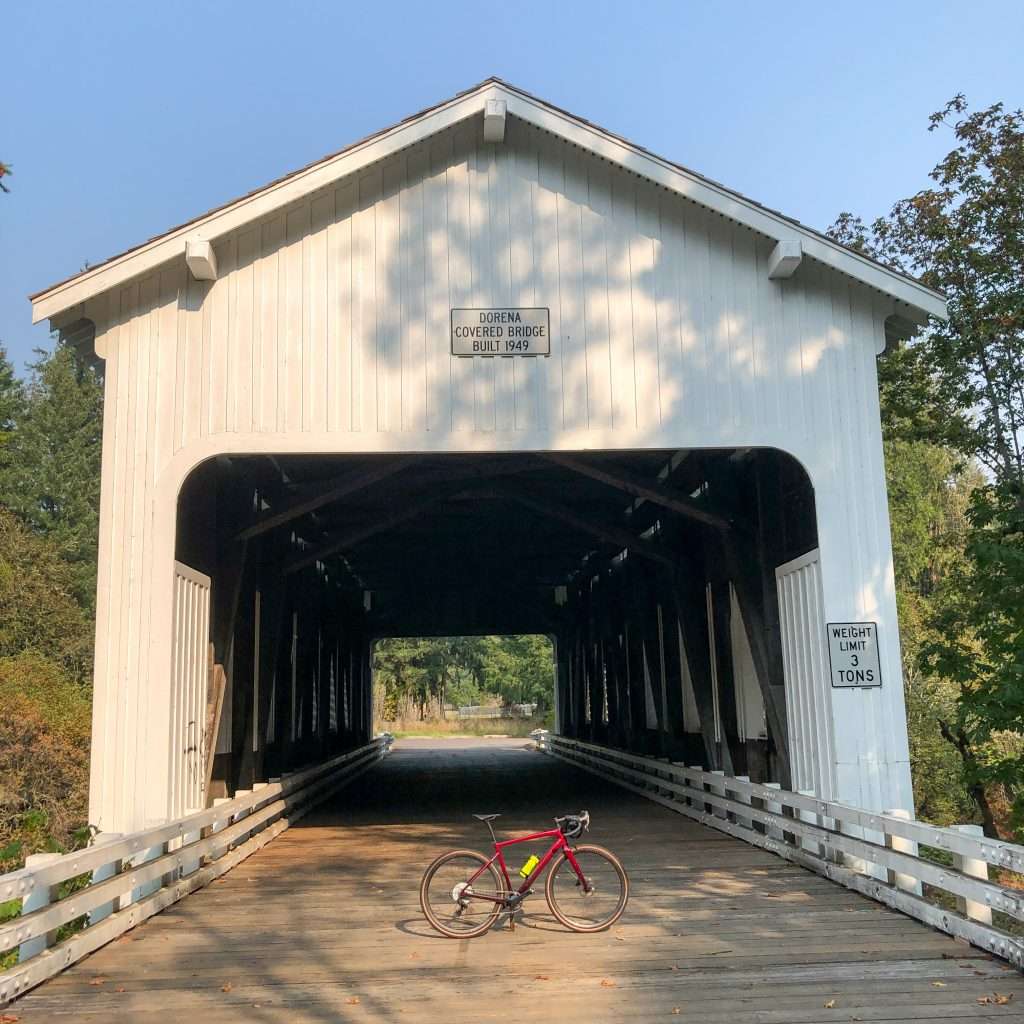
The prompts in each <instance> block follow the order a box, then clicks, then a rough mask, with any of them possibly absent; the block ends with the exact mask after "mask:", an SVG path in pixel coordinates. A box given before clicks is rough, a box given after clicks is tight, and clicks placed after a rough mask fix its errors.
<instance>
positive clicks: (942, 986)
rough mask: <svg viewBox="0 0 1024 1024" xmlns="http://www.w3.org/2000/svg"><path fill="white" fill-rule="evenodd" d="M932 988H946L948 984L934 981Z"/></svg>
mask: <svg viewBox="0 0 1024 1024" xmlns="http://www.w3.org/2000/svg"><path fill="white" fill-rule="evenodd" d="M932 986H933V987H934V988H945V987H946V983H945V982H944V981H933V982H932Z"/></svg>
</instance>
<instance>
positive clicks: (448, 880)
mask: <svg viewBox="0 0 1024 1024" xmlns="http://www.w3.org/2000/svg"><path fill="white" fill-rule="evenodd" d="M484 863H485V862H484V859H483V858H482V857H480V856H479V855H476V854H470V853H455V854H452V855H450V856H448V857H447V858H444V859H443V860H441V861H440V862H438V863H436V864H435V865H434V866H433V867H432V868H431V869H430V871H429V873H428V877H426V878H425V879H424V883H423V886H422V889H421V901H422V904H423V912H424V914H426V916H427V919H428V920H429V921H430V923H431V924H432V925H434V927H435V928H437V929H438V930H439V931H442V932H444V933H445V934H447V935H458V936H470V935H475V934H477V933H478V932H480V931H483V930H486V928H487V927H488V926H489V924H490V923H491V921H493V919H494V918H495V917H497V915H498V913H499V910H500V907H499V906H498V904H497V903H496V902H495V899H498V898H500V897H501V893H500V892H499V889H498V886H497V879H496V877H495V875H494V873H493V872H492V871H491V870H490V869H486V870H484V871H483V872H482V873H481V871H480V869H481V867H483V865H484ZM474 876H477V877H476V878H474ZM471 879H472V881H470V880H471ZM485 897H491V898H490V899H487V898H485Z"/></svg>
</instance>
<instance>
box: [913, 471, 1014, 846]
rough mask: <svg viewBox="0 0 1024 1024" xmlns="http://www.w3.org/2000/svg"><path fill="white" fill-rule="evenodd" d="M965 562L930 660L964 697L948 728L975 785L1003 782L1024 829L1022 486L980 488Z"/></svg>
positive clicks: (941, 616)
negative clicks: (955, 685)
mask: <svg viewBox="0 0 1024 1024" xmlns="http://www.w3.org/2000/svg"><path fill="white" fill-rule="evenodd" d="M968 520H969V522H970V527H971V528H970V532H969V534H968V537H967V556H968V561H967V563H966V564H965V565H964V566H963V567H962V568H961V570H960V571H959V572H958V573H957V576H956V579H955V587H951V588H950V597H949V600H948V601H947V602H946V604H945V605H944V607H943V608H942V610H941V613H940V614H939V615H937V617H936V625H937V627H938V632H937V636H936V639H935V640H934V641H933V642H932V643H931V644H929V645H928V646H927V647H926V649H925V652H924V654H925V659H926V663H927V664H928V665H929V666H930V667H931V668H933V669H934V670H935V671H936V672H938V673H941V674H942V675H944V676H946V677H948V678H950V679H952V680H954V681H955V682H956V683H957V684H958V686H959V694H958V699H957V703H956V706H955V709H954V713H953V714H952V715H951V716H950V720H949V721H948V722H947V723H946V724H945V729H944V731H945V732H946V733H947V735H948V738H949V740H950V742H951V743H953V744H955V745H956V746H957V747H958V748H959V749H960V750H961V753H962V755H963V758H964V767H965V771H966V774H967V780H968V784H969V785H972V784H973V785H979V784H980V785H985V784H992V783H997V784H1000V785H1001V786H1003V788H1004V789H1005V790H1006V791H1007V792H1008V793H1009V795H1010V797H1011V798H1012V799H1013V800H1014V825H1015V827H1016V828H1017V829H1020V828H1021V826H1022V825H1024V791H1022V789H1021V786H1022V781H1024V739H1022V737H1024V487H1022V486H1021V485H1020V484H1015V483H1003V484H991V485H988V486H985V487H979V488H978V489H977V490H975V491H974V493H973V495H972V496H971V505H970V509H969V511H968Z"/></svg>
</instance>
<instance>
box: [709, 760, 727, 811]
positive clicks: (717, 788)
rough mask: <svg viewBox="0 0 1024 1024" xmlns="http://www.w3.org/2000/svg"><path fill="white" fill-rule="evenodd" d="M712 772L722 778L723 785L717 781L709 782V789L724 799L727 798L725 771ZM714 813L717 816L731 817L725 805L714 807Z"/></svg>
mask: <svg viewBox="0 0 1024 1024" xmlns="http://www.w3.org/2000/svg"><path fill="white" fill-rule="evenodd" d="M711 774H712V775H717V776H718V778H720V779H721V780H722V783H721V785H719V784H718V783H717V782H709V783H708V791H709V792H710V793H713V794H714V795H715V796H720V797H722V799H723V800H724V799H725V772H723V771H719V770H716V771H712V772H711ZM712 813H713V814H714V815H715V817H716V818H725V819H728V817H729V812H728V811H727V810H726V809H725V808H724V807H716V808H714V810H713V812H712Z"/></svg>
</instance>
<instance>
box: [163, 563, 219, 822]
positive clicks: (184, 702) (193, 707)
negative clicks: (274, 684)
mask: <svg viewBox="0 0 1024 1024" xmlns="http://www.w3.org/2000/svg"><path fill="white" fill-rule="evenodd" d="M171 630H172V636H173V651H174V657H173V662H172V664H171V714H170V764H169V769H168V779H169V781H170V791H169V793H168V803H169V814H170V816H171V817H175V818H176V817H180V816H181V815H183V814H187V813H188V812H189V811H195V810H201V809H202V808H203V807H205V806H206V804H205V798H204V794H203V788H204V786H205V782H206V771H205V765H204V763H203V751H204V750H205V744H204V737H203V731H204V729H205V726H206V691H207V671H208V669H207V646H208V644H209V638H210V577H209V576H204V575H203V574H202V573H200V572H196V570H195V569H192V568H190V567H189V566H187V565H183V564H182V563H181V562H175V563H174V615H173V620H172V625H171Z"/></svg>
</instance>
